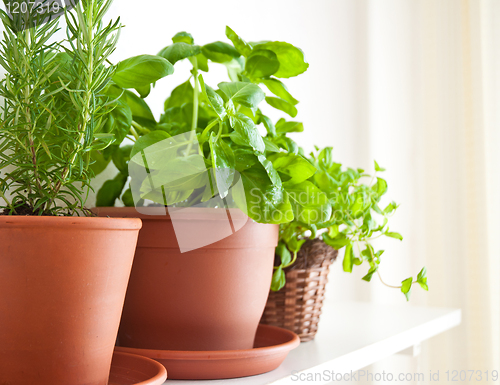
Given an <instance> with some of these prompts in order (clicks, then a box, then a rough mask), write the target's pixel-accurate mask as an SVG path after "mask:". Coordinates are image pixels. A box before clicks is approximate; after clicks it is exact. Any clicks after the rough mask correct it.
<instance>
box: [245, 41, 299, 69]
mask: <svg viewBox="0 0 500 385" xmlns="http://www.w3.org/2000/svg"><path fill="white" fill-rule="evenodd" d="M253 49H254V50H257V49H259V50H261V49H267V50H269V51H273V52H274V53H275V54H276V55H277V56H278V60H279V62H280V69H279V70H278V72H276V73H275V74H274V76H276V77H277V78H290V77H293V76H297V75H300V74H302V73H304V72H306V71H307V69H308V68H309V64H307V63H306V61H305V59H304V53H303V52H302V50H300V49H299V48H297V47H294V46H293V45H292V44H289V43H285V42H281V41H274V42H264V43H257V44H254V45H253Z"/></svg>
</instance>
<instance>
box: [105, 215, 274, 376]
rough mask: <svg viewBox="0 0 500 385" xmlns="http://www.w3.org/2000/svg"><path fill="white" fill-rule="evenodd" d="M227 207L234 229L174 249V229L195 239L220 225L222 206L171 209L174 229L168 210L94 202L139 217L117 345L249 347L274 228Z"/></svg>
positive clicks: (266, 281) (265, 290)
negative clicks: (163, 212)
mask: <svg viewBox="0 0 500 385" xmlns="http://www.w3.org/2000/svg"><path fill="white" fill-rule="evenodd" d="M141 211H142V212H146V213H147V212H148V209H141ZM150 211H151V212H154V211H155V209H153V208H151V210H150ZM228 211H229V213H230V218H231V220H232V222H233V223H237V222H238V221H239V223H240V225H241V226H242V228H241V229H239V230H238V231H236V232H234V233H232V235H229V236H228V237H226V238H224V239H221V240H219V241H217V242H215V243H213V244H209V245H207V246H204V247H202V248H199V249H195V250H192V251H188V252H185V253H181V252H180V248H179V244H178V241H177V238H178V237H179V239H182V241H183V243H184V245H183V246H184V247H185V246H186V238H188V241H189V242H191V243H196V242H200V239H201V240H203V239H209V238H210V237H211V236H213V237H217V236H220V234H223V233H226V232H227V231H228V226H229V225H228V214H227V211H226V210H223V209H202V208H189V209H183V210H182V213H181V214H175V216H174V217H175V231H177V237H176V232H175V231H174V224H173V222H172V216H173V215H174V214H171V215H169V216H167V215H164V216H153V215H144V214H138V213H137V211H136V210H135V209H134V208H99V209H96V212H98V214H99V215H100V216H111V217H139V218H141V219H142V221H143V229H142V230H141V232H140V234H139V241H138V246H137V252H136V256H135V260H134V265H133V268H132V274H131V278H130V284H129V287H128V290H127V296H126V299H125V306H124V310H123V316H122V321H121V325H120V331H119V343H120V346H126V347H132V348H143V349H160V350H184V351H186V350H189V351H200V350H208V351H214V350H238V349H251V348H252V347H253V342H254V339H255V333H256V331H257V326H258V324H259V320H260V317H261V316H262V313H263V311H264V307H265V304H266V300H267V296H268V294H269V287H270V285H271V279H272V272H273V262H274V250H275V247H276V245H277V243H278V231H279V228H278V226H277V225H266V224H259V223H255V222H254V221H252V220H250V219H248V218H247V217H246V216H244V214H243V213H242V212H241V211H239V210H232V209H231V210H228ZM171 213H172V211H171ZM235 227H236V228H237V227H240V226H235ZM207 229H209V231H207ZM233 230H234V229H233ZM187 235H189V236H187ZM190 237H191V239H189V238H190ZM189 242H188V243H189ZM167 369H168V368H167Z"/></svg>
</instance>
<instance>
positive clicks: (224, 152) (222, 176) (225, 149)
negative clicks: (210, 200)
mask: <svg viewBox="0 0 500 385" xmlns="http://www.w3.org/2000/svg"><path fill="white" fill-rule="evenodd" d="M209 143H210V155H211V158H212V166H213V167H214V168H215V169H216V170H219V172H216V173H215V177H216V178H215V179H216V183H217V190H218V191H219V193H220V194H222V195H223V196H225V195H226V193H227V192H228V191H229V188H230V187H231V185H232V184H233V179H234V168H235V159H234V153H233V150H232V149H231V147H229V146H228V145H227V144H226V142H224V141H223V140H217V139H216V135H215V134H214V133H213V132H212V134H211V135H210V140H209Z"/></svg>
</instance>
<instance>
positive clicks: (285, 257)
mask: <svg viewBox="0 0 500 385" xmlns="http://www.w3.org/2000/svg"><path fill="white" fill-rule="evenodd" d="M276 255H278V256H279V257H280V260H281V265H282V266H285V267H286V266H288V265H289V264H290V262H292V254H290V251H289V250H288V249H287V247H286V245H285V244H284V243H283V242H280V243H278V247H277V248H276Z"/></svg>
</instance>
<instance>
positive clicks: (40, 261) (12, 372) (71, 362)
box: [0, 216, 141, 385]
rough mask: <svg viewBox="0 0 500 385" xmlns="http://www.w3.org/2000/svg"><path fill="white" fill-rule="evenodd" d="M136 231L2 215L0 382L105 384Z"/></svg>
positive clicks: (124, 224) (134, 223) (105, 222)
mask: <svg viewBox="0 0 500 385" xmlns="http://www.w3.org/2000/svg"><path fill="white" fill-rule="evenodd" d="M140 228H141V221H140V220H138V219H109V218H73V217H16V216H0V247H1V250H2V251H1V257H0V384H8V385H14V384H15V385H34V384H36V385H68V384H71V385H106V384H107V382H108V377H109V371H110V366H111V359H112V355H113V347H114V344H115V340H116V334H117V331H118V326H119V321H120V315H121V311H122V306H123V301H124V298H125V292H126V287H127V282H128V279H129V275H130V269H131V266H132V260H133V256H134V249H135V246H136V243H137V236H138V232H139V229H140Z"/></svg>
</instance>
